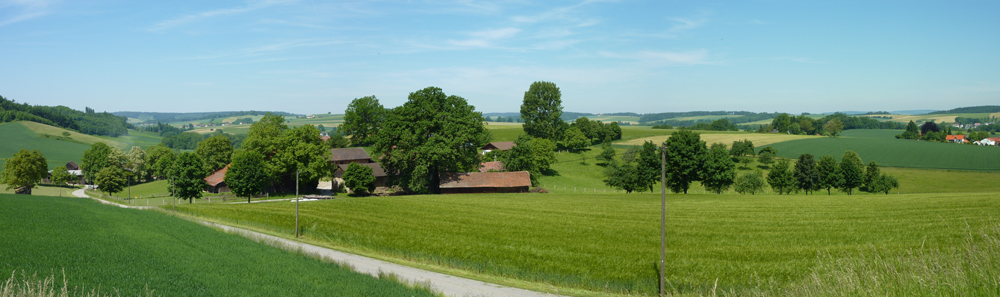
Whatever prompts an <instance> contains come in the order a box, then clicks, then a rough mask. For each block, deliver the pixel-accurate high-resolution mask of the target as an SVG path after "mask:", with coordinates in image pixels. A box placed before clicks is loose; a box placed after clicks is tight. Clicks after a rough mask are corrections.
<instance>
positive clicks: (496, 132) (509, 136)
mask: <svg viewBox="0 0 1000 297" xmlns="http://www.w3.org/2000/svg"><path fill="white" fill-rule="evenodd" d="M486 130H488V131H489V132H490V138H491V140H490V141H515V140H517V136H519V135H521V134H522V133H524V129H523V128H522V127H521V124H519V123H493V122H487V124H486Z"/></svg>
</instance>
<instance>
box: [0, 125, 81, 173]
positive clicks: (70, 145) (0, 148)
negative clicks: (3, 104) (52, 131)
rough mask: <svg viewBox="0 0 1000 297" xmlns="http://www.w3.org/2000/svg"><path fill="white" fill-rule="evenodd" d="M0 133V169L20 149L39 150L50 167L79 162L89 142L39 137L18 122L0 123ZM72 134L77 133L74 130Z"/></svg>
mask: <svg viewBox="0 0 1000 297" xmlns="http://www.w3.org/2000/svg"><path fill="white" fill-rule="evenodd" d="M0 135H3V141H0V170H2V169H3V164H4V163H5V162H6V160H7V159H8V158H10V157H12V156H14V153H17V152H18V151H19V150H21V149H26V150H34V149H37V150H39V151H41V152H42V155H43V156H45V160H46V161H48V163H49V168H50V169H51V168H56V166H65V165H66V163H68V162H69V161H75V162H76V163H77V164H79V163H80V157H82V156H83V152H84V151H86V150H87V149H89V148H90V145H89V144H83V143H79V142H70V141H61V140H56V139H51V138H43V137H39V136H38V134H36V133H35V132H34V131H31V129H28V128H27V127H25V126H24V125H23V124H22V123H20V122H15V123H5V124H0ZM74 135H77V134H76V133H75V132H74ZM71 137H72V136H71Z"/></svg>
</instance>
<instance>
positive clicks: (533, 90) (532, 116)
mask: <svg viewBox="0 0 1000 297" xmlns="http://www.w3.org/2000/svg"><path fill="white" fill-rule="evenodd" d="M562 110H563V107H562V93H561V92H559V87H556V84H555V83H552V82H546V81H536V82H534V83H532V84H531V86H530V87H529V88H528V91H527V92H524V103H523V104H521V118H522V119H524V132H525V133H528V135H531V136H532V137H535V138H545V139H549V140H556V139H559V136H560V135H562V130H561V129H562V127H563V120H562V118H561V117H562Z"/></svg>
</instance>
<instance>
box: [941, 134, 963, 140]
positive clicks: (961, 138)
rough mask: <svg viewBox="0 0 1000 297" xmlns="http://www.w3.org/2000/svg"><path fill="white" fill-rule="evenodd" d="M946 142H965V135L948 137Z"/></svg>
mask: <svg viewBox="0 0 1000 297" xmlns="http://www.w3.org/2000/svg"><path fill="white" fill-rule="evenodd" d="M944 140H965V135H948V136H945V137H944Z"/></svg>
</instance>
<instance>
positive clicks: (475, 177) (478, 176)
mask: <svg viewBox="0 0 1000 297" xmlns="http://www.w3.org/2000/svg"><path fill="white" fill-rule="evenodd" d="M530 186H531V176H530V175H529V174H528V172H527V171H515V172H454V173H442V174H441V184H440V187H441V188H442V189H449V188H451V189H454V188H514V187H530Z"/></svg>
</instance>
